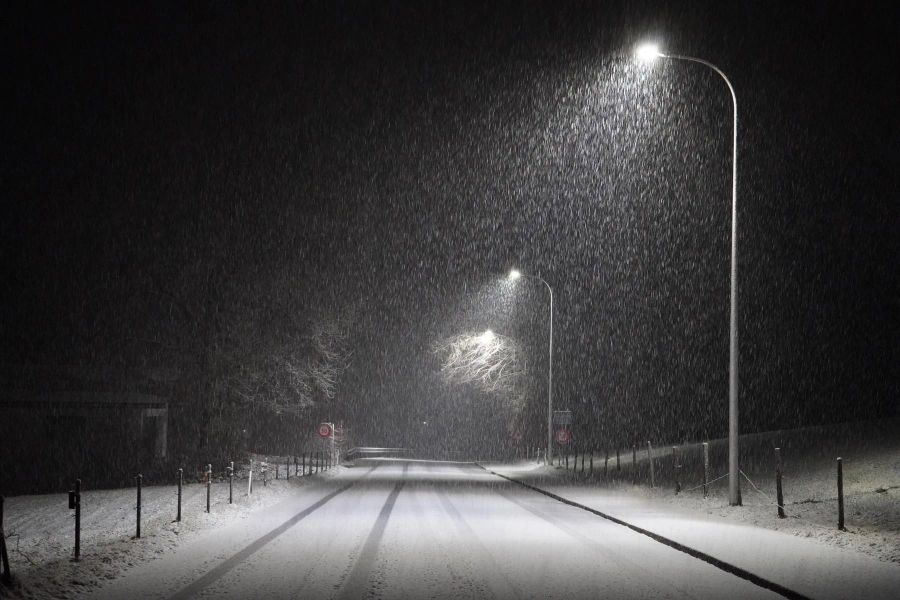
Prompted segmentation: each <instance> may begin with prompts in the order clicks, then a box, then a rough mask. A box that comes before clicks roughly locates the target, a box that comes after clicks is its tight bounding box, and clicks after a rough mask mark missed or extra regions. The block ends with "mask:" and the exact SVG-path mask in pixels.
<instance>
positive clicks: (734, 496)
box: [636, 44, 741, 506]
mask: <svg viewBox="0 0 900 600" xmlns="http://www.w3.org/2000/svg"><path fill="white" fill-rule="evenodd" d="M636 54H637V57H638V58H639V59H641V60H643V61H652V60H655V59H657V58H671V59H674V60H684V61H688V62H693V63H699V64H701V65H704V66H706V67H709V68H710V69H712V70H713V71H715V72H716V73H717V74H718V75H719V76H720V77H721V78H722V79H723V80H724V81H725V85H727V86H728V91H729V92H731V102H732V107H733V110H734V112H733V116H734V121H733V125H732V150H731V152H732V154H731V316H730V324H729V338H730V339H729V345H728V347H729V361H728V502H729V504H731V505H732V506H739V505H740V504H741V482H740V479H738V476H739V469H740V467H739V466H738V268H737V233H738V214H737V159H738V147H737V131H738V117H737V96H736V95H735V93H734V87H733V86H732V85H731V81H729V79H728V77H726V76H725V73H723V72H722V70H721V69H720V68H719V67H717V66H716V65H714V64H712V63H711V62H709V61H705V60H703V59H701V58H694V57H692V56H681V55H678V54H663V53H662V52H660V51H659V48H658V47H657V46H656V45H654V44H645V45H643V46H640V47H639V48H638V49H637V52H636Z"/></svg>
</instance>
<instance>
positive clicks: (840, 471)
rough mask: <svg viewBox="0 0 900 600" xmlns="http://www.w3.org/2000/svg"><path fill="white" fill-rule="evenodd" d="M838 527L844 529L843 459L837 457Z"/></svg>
mask: <svg viewBox="0 0 900 600" xmlns="http://www.w3.org/2000/svg"><path fill="white" fill-rule="evenodd" d="M837 492H838V529H840V530H841V531H843V530H844V459H842V458H841V457H840V456H838V459H837Z"/></svg>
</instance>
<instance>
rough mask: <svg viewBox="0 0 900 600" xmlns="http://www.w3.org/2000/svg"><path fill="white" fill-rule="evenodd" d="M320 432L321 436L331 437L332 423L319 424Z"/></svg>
mask: <svg viewBox="0 0 900 600" xmlns="http://www.w3.org/2000/svg"><path fill="white" fill-rule="evenodd" d="M316 433H318V434H319V437H323V438H328V437H331V425H329V424H328V423H322V424H321V425H319V429H318V430H317V431H316Z"/></svg>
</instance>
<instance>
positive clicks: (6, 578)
mask: <svg viewBox="0 0 900 600" xmlns="http://www.w3.org/2000/svg"><path fill="white" fill-rule="evenodd" d="M0 581H2V582H3V583H4V584H5V585H9V584H11V583H12V574H11V573H10V571H9V554H7V552H6V533H5V532H4V530H3V496H2V495H0Z"/></svg>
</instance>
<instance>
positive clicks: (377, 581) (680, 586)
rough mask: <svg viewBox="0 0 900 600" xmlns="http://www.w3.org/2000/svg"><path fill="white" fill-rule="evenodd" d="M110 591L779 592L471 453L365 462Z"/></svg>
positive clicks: (420, 595) (186, 594) (354, 594)
mask: <svg viewBox="0 0 900 600" xmlns="http://www.w3.org/2000/svg"><path fill="white" fill-rule="evenodd" d="M96 596H97V597H101V598H117V599H118V598H138V597H141V598H143V597H159V598H192V597H209V598H353V599H356V598H410V599H424V598H501V599H505V598H563V599H579V598H717V599H719V598H778V597H780V596H778V595H776V594H774V593H772V592H770V591H767V590H765V589H762V588H760V587H758V586H756V585H754V584H751V583H749V582H747V581H745V580H743V579H740V578H738V577H735V576H733V575H730V574H728V573H726V572H724V571H722V570H719V569H718V568H716V567H714V566H711V565H710V564H707V563H705V562H703V561H700V560H698V559H696V558H692V557H690V556H688V555H686V554H684V553H682V552H679V551H677V550H673V549H671V548H669V547H667V546H665V545H663V544H660V543H658V542H655V541H653V540H651V539H649V538H648V537H646V536H643V535H640V534H638V533H635V532H633V531H631V530H629V529H627V528H625V527H622V526H620V525H616V524H614V523H612V522H610V521H607V520H605V519H602V518H599V517H597V516H595V515H592V514H590V513H588V512H585V511H583V510H579V509H577V508H574V507H571V506H567V505H565V504H562V503H560V502H557V501H555V500H553V499H551V498H548V497H546V496H542V495H540V494H537V493H535V492H533V491H530V490H527V489H525V488H523V487H521V486H518V485H516V484H514V483H510V482H508V481H504V480H502V479H500V478H499V477H497V476H495V475H491V474H490V473H488V472H486V471H484V470H483V469H481V468H480V467H478V466H477V465H474V464H469V463H440V462H426V461H361V462H360V463H358V464H357V465H356V466H354V467H352V468H346V469H341V470H340V471H339V472H338V473H337V475H336V476H334V477H331V478H329V479H325V480H323V481H322V483H321V484H320V485H318V486H309V487H304V488H300V489H298V490H297V494H296V495H293V496H291V497H290V498H288V499H286V500H285V501H283V502H281V503H280V504H277V505H275V506H273V507H270V508H267V509H265V510H263V511H260V512H258V513H256V514H254V515H252V516H251V517H250V518H248V519H245V520H242V521H240V522H235V523H232V524H230V525H228V526H227V527H223V528H221V529H219V530H216V531H212V532H210V533H208V534H206V535H203V536H200V537H198V538H197V539H195V540H193V541H192V542H190V543H188V544H185V545H183V546H181V547H179V548H177V549H176V550H175V551H174V552H172V553H171V554H170V555H168V556H166V557H164V558H161V559H159V560H155V561H152V562H149V563H147V564H145V565H142V566H139V567H137V568H135V569H132V570H130V571H128V572H127V573H126V574H125V576H124V577H122V578H121V579H118V580H116V581H113V582H111V583H110V585H108V586H107V587H105V588H103V589H101V590H99V591H97V592H96Z"/></svg>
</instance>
